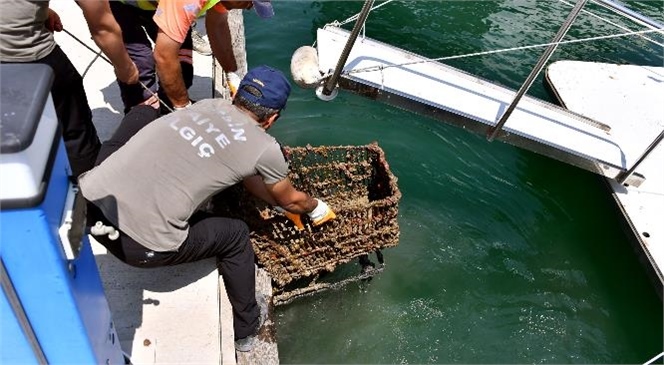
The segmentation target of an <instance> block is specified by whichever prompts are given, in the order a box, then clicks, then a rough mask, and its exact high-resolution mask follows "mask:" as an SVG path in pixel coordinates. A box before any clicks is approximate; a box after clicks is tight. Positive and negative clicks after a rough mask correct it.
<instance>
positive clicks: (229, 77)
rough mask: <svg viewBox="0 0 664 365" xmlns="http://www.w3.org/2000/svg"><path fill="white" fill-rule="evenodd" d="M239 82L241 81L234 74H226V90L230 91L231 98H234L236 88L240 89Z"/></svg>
mask: <svg viewBox="0 0 664 365" xmlns="http://www.w3.org/2000/svg"><path fill="white" fill-rule="evenodd" d="M240 81H242V79H240V76H238V75H237V74H236V73H235V72H227V73H226V83H227V84H228V89H229V90H230V91H231V96H235V93H236V92H237V88H238V87H240Z"/></svg>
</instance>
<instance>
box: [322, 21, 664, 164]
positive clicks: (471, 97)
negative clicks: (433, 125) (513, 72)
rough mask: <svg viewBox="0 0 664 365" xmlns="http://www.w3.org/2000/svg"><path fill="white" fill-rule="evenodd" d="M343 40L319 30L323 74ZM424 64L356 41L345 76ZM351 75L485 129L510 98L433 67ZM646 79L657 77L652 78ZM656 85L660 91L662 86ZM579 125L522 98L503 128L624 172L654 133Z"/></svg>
mask: <svg viewBox="0 0 664 365" xmlns="http://www.w3.org/2000/svg"><path fill="white" fill-rule="evenodd" d="M348 35H349V32H348V31H346V30H344V29H340V28H336V27H326V28H325V29H318V35H317V45H318V46H317V47H318V58H319V68H320V70H321V71H322V72H328V71H329V70H331V69H332V70H333V69H334V68H335V67H336V63H337V61H338V59H339V56H340V55H341V53H342V50H343V48H344V46H345V44H346V40H347V38H348ZM425 60H426V59H425V58H422V57H421V56H418V55H415V54H412V53H409V52H406V51H404V50H401V49H398V48H395V47H393V46H390V45H386V44H384V43H380V42H377V41H374V40H371V39H368V38H361V37H360V38H358V40H357V41H356V42H355V45H354V47H353V49H352V51H351V52H350V56H349V57H348V60H347V62H346V65H345V66H344V71H346V70H351V69H354V70H356V69H362V68H366V67H370V66H380V65H382V66H388V65H402V64H405V63H409V62H416V61H425ZM350 76H351V79H353V80H355V81H357V82H360V83H362V84H366V85H370V86H374V87H378V88H380V89H383V90H386V91H388V92H390V93H393V94H397V95H401V96H404V97H407V98H409V99H412V100H417V101H420V102H423V103H425V104H428V105H432V106H435V107H436V108H438V109H442V110H447V111H451V112H454V113H455V114H458V115H462V116H465V117H468V118H470V119H472V120H474V121H477V122H479V123H484V124H486V125H487V126H495V125H496V123H497V122H498V120H499V119H500V116H501V115H502V114H503V112H504V111H505V110H506V108H507V107H508V106H509V104H510V103H511V102H512V100H513V99H514V96H515V91H513V90H510V89H506V88H503V87H499V86H497V85H494V84H491V83H490V82H487V81H485V80H482V79H479V78H477V77H474V76H472V75H469V74H466V73H463V72H460V71H459V70H456V69H454V68H452V67H449V66H446V65H444V64H441V63H437V62H426V63H417V64H412V65H405V66H397V67H390V68H386V69H383V70H381V71H371V72H360V73H352V74H351V75H350ZM651 76H652V77H656V75H655V74H652V75H651ZM659 79H660V80H661V76H660V77H659ZM406 80H407V81H406ZM659 84H660V85H659V89H660V90H661V87H662V85H664V84H662V83H659ZM583 120H584V118H583V117H581V116H574V115H573V114H572V113H569V112H567V111H566V110H564V109H563V108H559V107H556V106H554V105H552V104H549V103H545V102H543V101H540V100H538V99H535V98H531V97H523V98H522V99H521V101H520V102H519V104H518V106H517V108H516V109H515V110H514V112H513V114H512V115H511V116H510V118H509V119H508V121H507V123H506V124H505V125H504V127H503V129H504V130H505V131H507V132H510V133H512V134H516V135H519V136H522V137H525V138H527V139H529V140H532V141H537V142H540V143H542V144H545V145H548V146H551V147H554V148H555V149H557V150H561V151H565V152H567V153H569V154H571V155H575V156H580V157H583V158H586V159H589V160H592V161H597V162H605V163H607V164H609V165H612V166H614V167H617V168H621V169H628V168H629V167H630V166H631V165H632V164H633V163H634V162H635V161H636V160H637V159H638V158H639V156H640V155H641V152H642V151H643V149H644V147H643V146H642V143H639V144H634V143H633V141H634V140H639V141H643V140H652V139H653V138H654V137H655V136H657V134H658V133H659V130H656V128H653V126H642V128H639V129H638V130H631V131H630V134H629V135H624V134H619V133H613V132H611V133H607V132H605V131H603V130H602V129H600V128H598V127H596V126H593V125H592V124H590V123H588V122H587V120H586V121H585V122H584V121H583ZM660 130H661V129H660Z"/></svg>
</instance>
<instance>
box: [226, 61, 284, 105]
mask: <svg viewBox="0 0 664 365" xmlns="http://www.w3.org/2000/svg"><path fill="white" fill-rule="evenodd" d="M245 86H252V87H254V88H256V90H258V91H259V92H260V95H259V96H256V95H253V94H251V93H250V92H249V91H247V90H245V88H244V87H245ZM290 92H291V86H290V83H289V82H288V80H287V79H286V76H284V74H283V73H282V72H281V71H279V70H276V69H274V68H272V67H269V66H264V65H263V66H258V67H255V68H252V69H251V70H249V72H247V74H246V75H245V76H244V78H243V79H242V81H240V86H238V88H237V96H241V97H243V98H245V99H246V100H247V101H249V102H252V103H256V104H258V105H261V106H264V107H266V108H271V109H279V110H281V109H283V108H284V107H285V106H286V101H287V100H288V96H289V95H290Z"/></svg>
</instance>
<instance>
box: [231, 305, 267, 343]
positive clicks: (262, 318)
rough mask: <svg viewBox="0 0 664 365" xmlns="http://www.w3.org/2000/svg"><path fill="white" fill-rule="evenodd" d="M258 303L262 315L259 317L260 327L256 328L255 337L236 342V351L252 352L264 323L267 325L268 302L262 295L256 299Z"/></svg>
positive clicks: (250, 336)
mask: <svg viewBox="0 0 664 365" xmlns="http://www.w3.org/2000/svg"><path fill="white" fill-rule="evenodd" d="M256 302H257V303H258V309H259V313H260V314H259V315H258V326H256V330H255V331H254V334H253V335H249V336H247V337H244V338H238V339H237V340H235V350H236V351H240V352H249V351H251V349H253V348H254V345H255V344H256V335H257V334H258V331H260V329H261V327H263V323H265V320H267V300H266V299H265V297H264V296H262V295H260V296H258V298H256Z"/></svg>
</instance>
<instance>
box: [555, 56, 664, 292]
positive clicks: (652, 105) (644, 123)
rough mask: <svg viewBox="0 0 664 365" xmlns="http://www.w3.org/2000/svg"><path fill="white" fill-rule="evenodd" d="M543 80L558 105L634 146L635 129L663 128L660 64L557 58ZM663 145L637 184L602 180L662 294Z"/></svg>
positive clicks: (649, 158) (650, 157)
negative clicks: (602, 125) (596, 122)
mask: <svg viewBox="0 0 664 365" xmlns="http://www.w3.org/2000/svg"><path fill="white" fill-rule="evenodd" d="M546 80H547V82H548V83H549V84H550V86H551V88H552V89H553V90H554V93H555V95H556V97H557V98H558V99H559V100H560V103H561V104H562V105H565V106H566V107H567V108H569V109H570V110H573V111H575V112H577V113H581V114H583V115H587V116H588V117H591V118H594V119H597V120H601V121H602V122H604V123H607V124H608V125H610V126H611V130H612V131H614V132H615V133H617V134H620V135H621V136H624V138H626V139H631V143H633V144H635V145H639V144H644V143H649V142H651V141H652V137H650V138H649V139H646V140H645V141H644V140H639V138H641V135H640V134H639V133H636V131H639V130H641V129H642V128H644V127H645V128H647V129H649V130H655V131H659V132H661V131H662V130H664V67H643V66H634V65H612V64H605V63H594V62H579V61H558V62H554V63H553V64H551V65H550V66H549V68H548V69H547V74H546ZM663 167H664V145H663V144H662V143H660V144H659V145H657V147H656V148H655V149H654V150H653V151H652V153H650V154H649V155H648V156H647V157H646V158H645V159H644V160H643V163H642V164H640V165H639V168H638V170H639V171H640V172H641V174H643V175H644V176H645V180H644V181H643V183H642V184H641V185H640V186H639V187H635V186H630V185H622V184H620V183H619V182H617V181H615V180H611V179H607V180H606V181H607V183H608V185H609V187H610V189H611V191H612V195H613V198H614V199H615V201H616V204H617V205H618V207H619V209H620V211H621V212H622V213H623V215H624V218H625V220H626V222H627V224H628V226H629V228H630V229H631V231H632V233H633V236H634V237H635V238H636V241H637V247H638V248H639V249H640V250H641V252H642V253H643V254H644V255H643V256H644V258H645V259H646V260H647V262H648V263H649V265H650V266H651V267H652V269H653V271H654V274H655V275H656V277H657V279H658V281H659V285H656V288H657V290H658V292H659V294H660V296H662V285H663V284H664V276H663V275H662V267H664V227H662V218H663V217H664V168H663Z"/></svg>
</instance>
